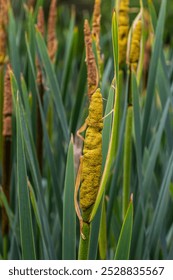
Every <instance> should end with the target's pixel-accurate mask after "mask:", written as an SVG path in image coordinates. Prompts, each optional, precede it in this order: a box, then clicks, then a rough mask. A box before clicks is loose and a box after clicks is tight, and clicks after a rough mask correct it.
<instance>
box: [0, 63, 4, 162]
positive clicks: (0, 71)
mask: <svg viewBox="0 0 173 280" xmlns="http://www.w3.org/2000/svg"><path fill="white" fill-rule="evenodd" d="M3 76H4V66H3V65H0V116H2V110H3V87H4V86H3ZM1 161H2V118H1V119H0V162H1Z"/></svg>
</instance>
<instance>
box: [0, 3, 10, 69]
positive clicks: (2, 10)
mask: <svg viewBox="0 0 173 280" xmlns="http://www.w3.org/2000/svg"><path fill="white" fill-rule="evenodd" d="M9 5H10V2H9V0H0V65H3V64H4V63H5V56H6V43H7V34H6V27H7V24H8V8H9Z"/></svg>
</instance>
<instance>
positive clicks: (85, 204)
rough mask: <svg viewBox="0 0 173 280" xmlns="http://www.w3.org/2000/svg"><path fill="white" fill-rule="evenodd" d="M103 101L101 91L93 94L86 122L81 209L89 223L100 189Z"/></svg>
mask: <svg viewBox="0 0 173 280" xmlns="http://www.w3.org/2000/svg"><path fill="white" fill-rule="evenodd" d="M102 113H103V101H102V95H101V92H100V89H98V90H97V91H96V92H94V93H93V95H92V97H91V102H90V106H89V115H88V118H87V120H86V123H87V130H86V135H85V140H84V149H83V156H82V169H81V188H80V207H81V209H82V212H83V213H82V218H83V220H84V221H88V219H89V215H90V213H91V210H92V206H93V204H94V203H95V200H96V196H97V193H98V189H99V184H100V177H101V166H102V129H103V119H102Z"/></svg>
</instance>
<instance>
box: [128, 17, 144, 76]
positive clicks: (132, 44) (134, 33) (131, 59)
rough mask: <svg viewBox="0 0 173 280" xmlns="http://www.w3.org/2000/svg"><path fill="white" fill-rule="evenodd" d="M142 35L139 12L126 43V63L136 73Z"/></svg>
mask: <svg viewBox="0 0 173 280" xmlns="http://www.w3.org/2000/svg"><path fill="white" fill-rule="evenodd" d="M141 35H142V13H141V12H140V13H139V14H138V15H137V17H136V19H135V21H134V23H133V26H132V30H131V34H130V36H129V42H128V52H127V63H128V64H129V65H130V68H131V69H132V70H133V71H135V72H137V67H138V62H139V58H140V45H141Z"/></svg>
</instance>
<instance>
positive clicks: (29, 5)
mask: <svg viewBox="0 0 173 280" xmlns="http://www.w3.org/2000/svg"><path fill="white" fill-rule="evenodd" d="M27 4H28V7H29V8H34V6H35V0H28V2H27Z"/></svg>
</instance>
